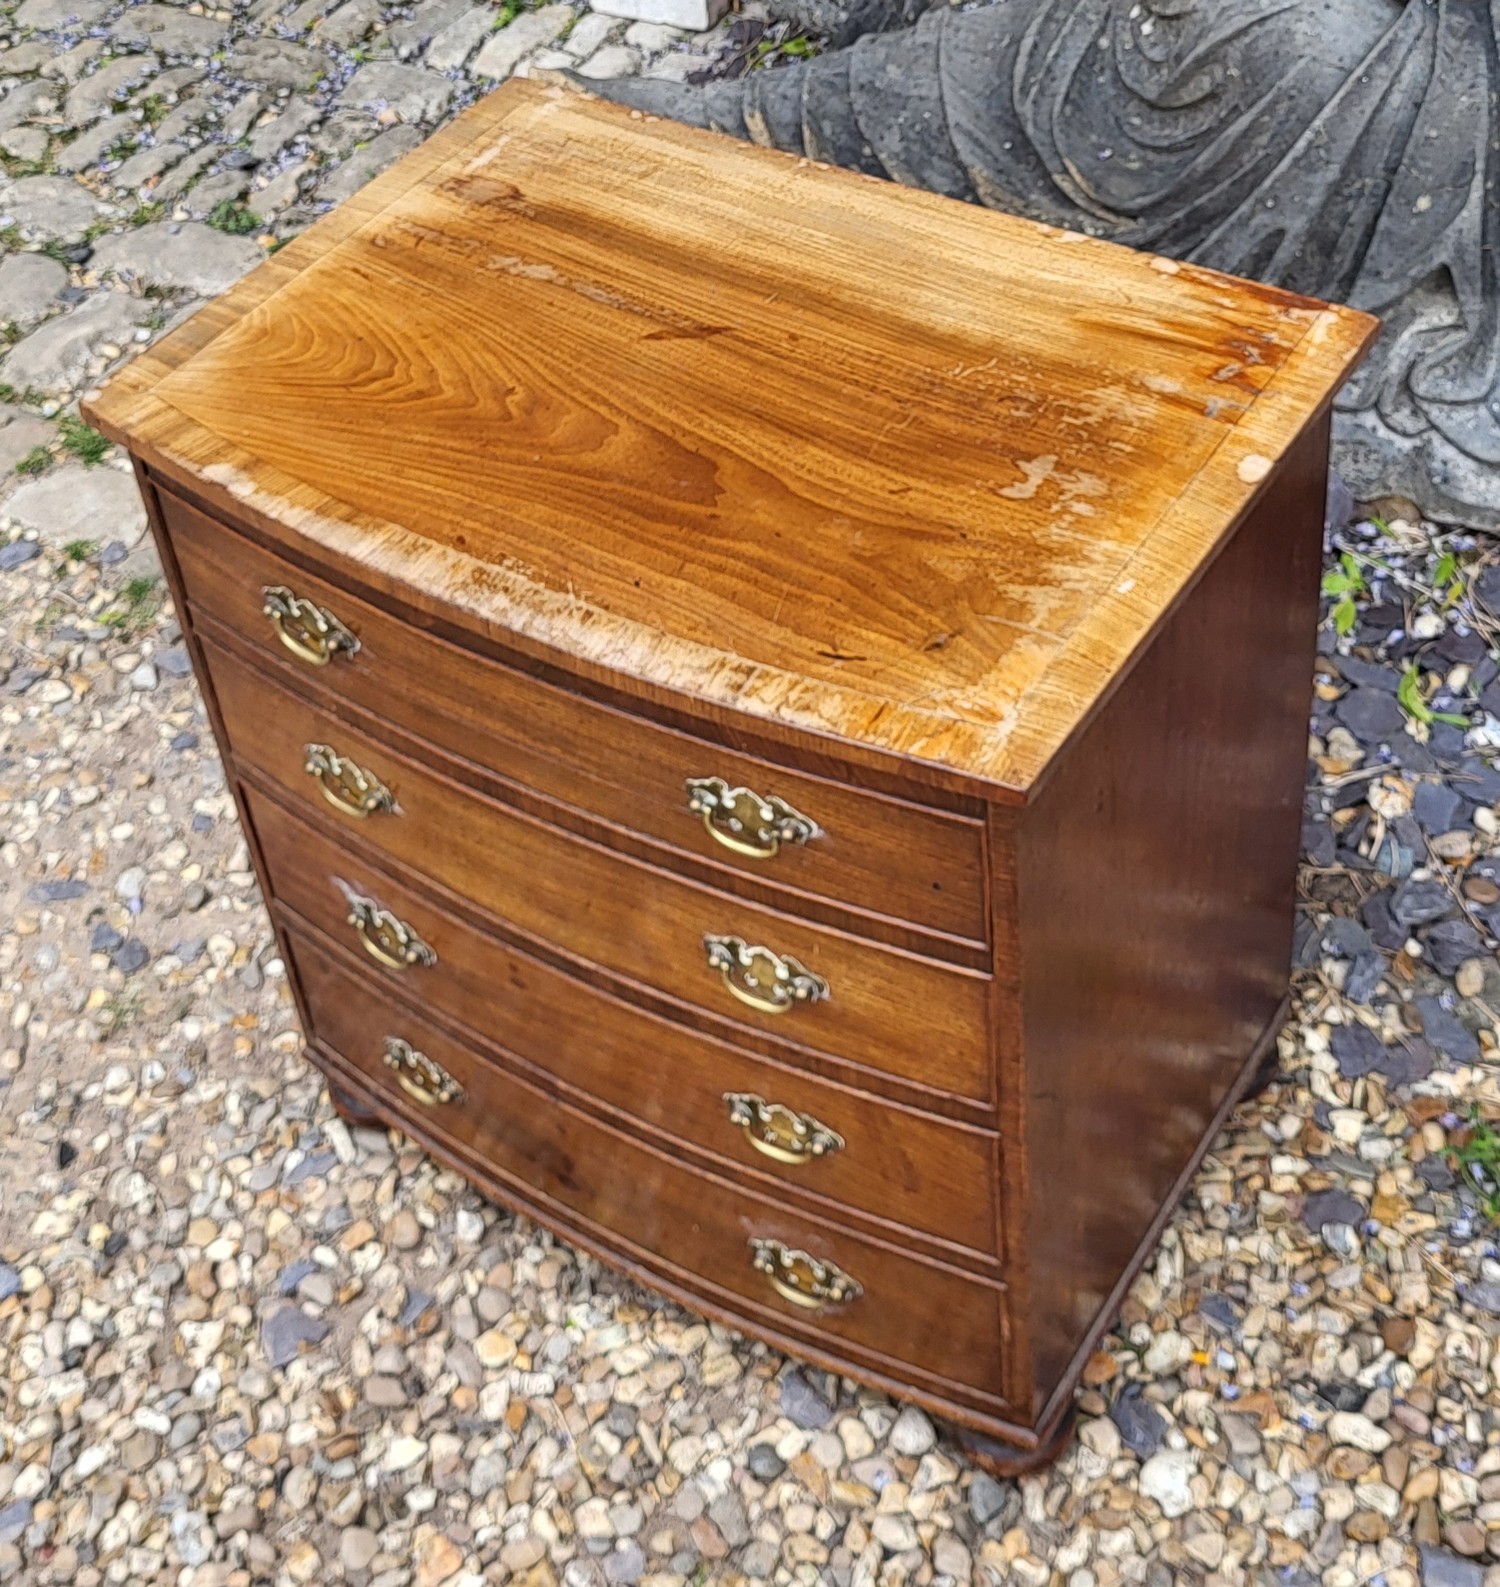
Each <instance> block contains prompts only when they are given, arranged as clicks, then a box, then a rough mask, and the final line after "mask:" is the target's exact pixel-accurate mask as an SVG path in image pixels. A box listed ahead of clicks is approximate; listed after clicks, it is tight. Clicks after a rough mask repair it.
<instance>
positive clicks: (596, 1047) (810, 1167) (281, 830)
mask: <svg viewBox="0 0 1500 1587" xmlns="http://www.w3.org/2000/svg"><path fill="white" fill-rule="evenodd" d="M248 805H249V814H250V821H251V826H252V828H253V830H254V831H255V834H256V836H257V838H258V839H259V842H260V847H261V852H262V853H263V854H264V856H265V860H266V867H267V870H268V873H269V875H270V878H271V888H272V892H273V894H274V896H275V897H276V898H277V899H278V900H279V902H280V903H281V905H283V906H284V907H285V908H286V909H287V910H289V911H291V912H293V914H294V916H295V918H296V919H297V920H298V921H299V922H301V923H303V925H302V929H303V931H304V932H306V930H307V929H308V927H316V928H317V929H318V930H319V931H321V932H322V933H324V934H325V935H326V936H327V937H328V938H331V939H333V940H334V941H335V942H337V943H340V944H342V945H343V946H344V948H345V950H346V951H347V952H348V953H350V954H353V955H355V956H356V958H355V964H356V965H357V967H358V974H359V975H360V976H361V978H362V979H364V980H366V981H369V982H372V983H383V984H380V985H371V986H370V987H369V989H368V991H369V995H370V996H373V997H382V996H384V995H385V993H386V992H387V991H389V992H391V993H393V994H398V995H401V996H405V997H408V998H416V999H417V1000H419V1001H420V1002H421V1003H422V1004H423V1005H424V1006H430V1007H433V1008H437V1009H440V1010H441V1011H442V1014H443V1016H444V1017H445V1018H447V1019H448V1020H449V1021H450V1023H451V1022H454V1021H458V1022H462V1023H463V1024H464V1025H465V1026H467V1027H468V1028H469V1031H470V1032H471V1033H477V1035H472V1034H471V1036H470V1037H469V1041H470V1045H472V1046H473V1047H474V1048H475V1050H476V1051H478V1052H480V1054H481V1056H482V1055H483V1054H484V1052H485V1051H486V1050H487V1048H488V1047H491V1046H493V1047H498V1048H500V1049H503V1050H504V1059H503V1061H506V1062H509V1063H510V1064H511V1065H512V1066H513V1067H514V1066H516V1065H521V1066H523V1067H532V1068H536V1069H540V1070H543V1071H546V1072H547V1073H549V1074H551V1075H552V1076H554V1077H555V1078H556V1080H557V1081H558V1082H560V1083H562V1084H563V1085H565V1086H566V1087H568V1089H569V1090H570V1092H571V1093H572V1094H573V1095H574V1097H575V1099H576V1098H578V1097H582V1098H584V1099H588V1098H592V1099H594V1100H595V1101H596V1102H598V1103H600V1104H603V1105H604V1106H605V1107H606V1108H609V1109H611V1110H613V1111H614V1113H615V1114H616V1115H617V1116H620V1115H623V1116H624V1117H625V1118H626V1119H627V1120H629V1119H636V1120H639V1121H641V1122H642V1123H644V1124H646V1125H648V1126H649V1127H651V1128H652V1129H654V1130H656V1131H660V1132H662V1133H663V1134H665V1135H666V1136H668V1137H670V1138H671V1139H672V1141H673V1142H674V1145H675V1146H680V1147H682V1148H686V1149H687V1150H688V1151H689V1152H691V1153H695V1154H698V1155H700V1156H703V1155H708V1156H712V1157H714V1158H717V1159H718V1160H719V1161H720V1163H721V1164H722V1165H723V1167H725V1168H728V1169H729V1170H730V1171H732V1172H736V1173H738V1174H740V1175H747V1174H748V1175H753V1176H754V1177H755V1178H757V1179H760V1180H763V1181H765V1187H764V1188H765V1191H766V1192H767V1193H771V1194H778V1195H782V1196H786V1197H788V1198H789V1199H790V1200H798V1199H808V1198H811V1199H813V1200H814V1201H815V1202H816V1201H825V1202H827V1201H832V1202H838V1203H842V1204H843V1206H844V1207H845V1208H846V1209H848V1212H852V1213H853V1215H854V1216H855V1217H860V1216H863V1217H865V1218H867V1219H869V1220H870V1221H871V1222H873V1223H877V1224H878V1223H897V1224H906V1225H909V1226H910V1227H911V1228H912V1229H914V1230H916V1231H925V1233H926V1234H927V1235H929V1236H931V1237H933V1239H934V1240H935V1241H936V1242H938V1243H940V1244H941V1245H945V1246H948V1247H950V1252H949V1254H950V1256H952V1255H953V1254H954V1253H953V1252H952V1250H951V1247H954V1246H960V1247H963V1246H966V1247H969V1248H970V1250H972V1251H973V1252H978V1253H993V1252H994V1251H995V1249H996V1244H995V1242H996V1209H995V1173H994V1163H993V1154H994V1151H995V1141H994V1137H993V1135H992V1134H990V1133H988V1132H986V1131H983V1130H976V1129H973V1128H969V1127H966V1126H964V1125H961V1124H957V1123H953V1122H951V1121H948V1120H939V1119H935V1118H933V1117H932V1116H931V1115H930V1114H925V1113H920V1112H917V1111H916V1110H915V1109H911V1108H904V1107H900V1106H897V1105H895V1104H893V1103H891V1102H889V1101H887V1100H885V1099H883V1098H876V1097H872V1096H870V1095H869V1094H868V1093H865V1092H860V1091H856V1090H853V1089H852V1088H850V1087H847V1086H840V1085H836V1084H833V1083H831V1082H829V1081H826V1080H819V1079H817V1078H816V1077H814V1076H810V1075H808V1074H805V1073H801V1072H799V1071H798V1070H797V1069H795V1068H793V1067H791V1066H789V1065H785V1064H776V1063H772V1062H769V1061H768V1060H766V1059H765V1058H763V1057H760V1056H758V1055H757V1054H754V1053H750V1052H746V1051H744V1050H743V1049H741V1048H736V1047H731V1046H729V1045H727V1044H726V1043H723V1042H718V1041H714V1040H713V1039H712V1038H710V1037H706V1036H704V1035H702V1034H700V1033H698V1032H695V1031H692V1030H689V1029H687V1028H686V1027H684V1026H682V1025H679V1024H677V1023H676V1022H674V1021H672V1020H667V1019H662V1018H661V1017H659V1016H657V1015H655V1014H651V1013H649V1012H647V1011H645V1010H643V1009H639V1008H636V1007H633V1006H632V1005H631V1004H629V1003H627V1002H625V1001H623V1000H622V999H620V998H616V997H611V996H609V995H608V994H607V993H604V992H601V991H599V990H596V989H595V988H593V987H590V986H588V985H587V984H586V983H583V982H580V981H578V980H576V979H574V978H572V977H569V976H567V975H565V974H563V973H562V972H561V971H560V970H557V969H555V968H553V967H552V966H550V965H548V964H546V963H544V962H543V961H541V960H539V959H537V958H534V957H532V956H530V955H527V954H524V953H521V952H519V951H518V950H516V949H515V948H512V947H510V946H508V945H507V944H505V943H503V942H500V941H498V940H497V939H495V938H493V937H490V936H486V935H485V934H483V933H482V932H480V931H477V930H475V929H474V928H473V927H471V926H469V925H467V924H466V923H465V922H463V921H462V920H459V919H456V918H455V917H454V916H453V915H452V914H451V913H450V912H449V911H447V910H446V909H445V908H444V907H443V905H442V904H441V903H440V902H438V901H436V900H434V899H433V898H431V897H429V896H428V895H425V894H423V893H422V892H420V891H419V890H417V889H415V888H413V887H410V886H408V885H406V884H405V883H403V882H401V881H400V880H399V879H398V878H397V877H395V876H393V875H392V874H391V873H390V872H389V871H388V870H384V869H381V868H378V867H376V866H374V865H371V864H370V863H368V861H366V860H365V859H364V858H363V856H362V855H361V854H359V853H358V852H357V851H355V850H353V849H351V848H350V847H349V846H348V845H347V844H341V843H339V842H338V841H337V840H336V838H335V836H334V835H333V834H332V833H330V832H325V831H322V830H321V829H319V828H317V827H314V826H311V825H309V824H308V823H306V822H303V821H298V820H296V819H295V818H293V817H292V816H291V815H290V814H289V813H288V812H287V811H286V810H284V809H283V808H282V807H281V806H280V805H278V804H277V803H276V802H275V801H274V800H272V799H268V798H265V797H264V796H262V795H261V794H259V793H255V792H251V793H250V794H249V795H248ZM351 890H352V891H353V892H354V893H355V894H357V895H359V896H361V897H364V898H368V899H372V900H374V901H376V902H378V903H379V904H380V905H381V907H383V908H385V909H388V910H390V911H391V912H392V913H394V914H395V915H396V916H397V917H398V918H399V919H400V920H401V921H402V922H403V923H404V924H405V925H407V926H409V927H410V928H411V929H412V930H413V931H415V932H416V933H417V935H418V936H419V937H420V938H421V939H422V941H423V942H424V943H425V944H426V945H428V946H429V947H431V948H432V950H433V951H434V953H435V954H436V963H434V964H431V965H412V966H408V967H406V968H403V969H393V968H390V967H388V966H385V965H383V964H381V963H378V962H377V961H376V960H375V959H374V958H372V957H371V956H370V955H369V953H368V952H367V951H365V950H364V948H363V944H362V942H361V939H360V937H359V934H358V933H357V932H356V930H355V929H354V927H353V926H351V925H350V923H349V919H348V914H349V905H348V894H349V892H350V891H351ZM346 967H347V966H346ZM560 1009H563V1010H566V1011H567V1013H566V1018H564V1019H559V1018H558V1011H559V1010H560ZM725 1092H749V1093H753V1094H756V1095H759V1096H761V1097H763V1098H764V1099H765V1100H766V1101H768V1102H779V1103H781V1104H783V1105H784V1106H786V1107H790V1108H794V1109H796V1110H797V1111H799V1112H804V1113H808V1114H811V1115H812V1116H813V1117H814V1118H816V1119H817V1120H819V1121H820V1122H821V1123H823V1124H826V1125H828V1126H829V1127H830V1128H831V1129H833V1130H835V1131H837V1133H838V1134H839V1135H840V1136H841V1137H842V1138H843V1140H844V1142H845V1144H844V1147H843V1148H842V1149H841V1150H839V1151H836V1152H833V1153H831V1154H830V1155H828V1156H826V1157H824V1158H820V1159H818V1160H816V1161H813V1162H809V1163H805V1164H795V1165H788V1164H783V1163H778V1162H774V1161H772V1160H771V1159H770V1158H768V1157H766V1156H765V1155H764V1154H762V1153H760V1152H757V1151H756V1150H755V1149H754V1148H753V1147H752V1146H751V1145H750V1144H749V1143H748V1142H747V1141H746V1139H745V1135H744V1132H743V1130H741V1129H738V1128H736V1127H735V1126H734V1125H733V1124H731V1123H730V1121H729V1115H728V1110H727V1107H726V1105H725V1102H724V1094H725ZM846 1215H847V1213H846ZM960 1260H962V1258H960Z"/></svg>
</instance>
